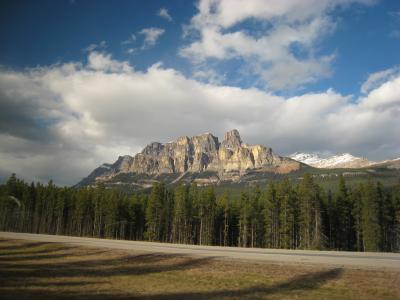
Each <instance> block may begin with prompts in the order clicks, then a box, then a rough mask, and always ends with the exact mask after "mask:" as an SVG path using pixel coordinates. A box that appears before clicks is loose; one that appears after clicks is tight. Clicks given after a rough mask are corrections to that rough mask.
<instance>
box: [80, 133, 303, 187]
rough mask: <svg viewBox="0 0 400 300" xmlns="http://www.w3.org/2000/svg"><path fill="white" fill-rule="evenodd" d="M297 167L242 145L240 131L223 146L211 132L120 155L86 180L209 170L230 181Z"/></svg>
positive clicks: (269, 151)
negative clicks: (127, 175)
mask: <svg viewBox="0 0 400 300" xmlns="http://www.w3.org/2000/svg"><path fill="white" fill-rule="evenodd" d="M299 168H300V163H299V162H297V161H294V160H292V159H290V158H285V157H281V156H279V155H276V154H275V153H273V152H272V149H271V148H268V147H266V146H263V145H247V144H245V143H243V142H242V140H241V138H240V134H239V132H238V131H237V130H231V131H229V132H227V133H226V134H225V136H224V140H223V141H222V143H220V142H219V141H218V138H217V137H215V136H214V135H212V134H211V133H205V134H202V135H198V136H193V137H191V138H189V137H187V136H183V137H180V138H178V139H177V140H176V141H174V142H169V143H165V144H162V143H158V142H153V143H151V144H149V145H147V146H146V147H145V148H144V149H143V150H142V152H140V153H138V154H136V155H135V156H133V157H132V156H129V155H125V156H120V157H119V158H118V160H117V161H116V162H115V163H114V164H112V165H111V164H104V165H102V166H100V167H99V168H97V169H95V171H93V172H92V174H91V175H89V177H88V178H91V180H92V181H93V179H95V180H106V179H109V178H112V177H114V176H116V175H118V174H121V173H135V174H146V175H152V176H156V175H160V174H184V173H201V172H205V171H211V172H215V173H216V174H218V178H219V179H220V180H231V179H232V178H236V179H237V178H240V177H241V176H243V175H245V174H246V173H247V172H249V171H259V172H274V173H289V172H291V171H295V170H298V169H299ZM93 177H94V178H93ZM88 178H86V179H88ZM84 181H85V180H84ZM87 181H90V180H87Z"/></svg>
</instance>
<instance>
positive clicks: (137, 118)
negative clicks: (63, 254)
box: [0, 52, 400, 184]
mask: <svg viewBox="0 0 400 300" xmlns="http://www.w3.org/2000/svg"><path fill="white" fill-rule="evenodd" d="M0 91H1V92H0V114H1V115H0V176H6V175H9V174H10V173H11V172H16V173H17V174H18V175H20V176H24V177H25V178H26V179H29V180H31V179H35V180H43V181H44V180H48V179H50V178H53V179H54V180H55V182H57V183H59V184H74V183H76V182H77V181H79V180H80V179H81V178H82V177H84V176H86V175H87V174H88V173H89V172H90V171H91V170H92V169H93V168H95V167H96V166H98V165H100V164H101V163H103V162H113V161H114V160H115V159H116V158H117V156H118V155H123V154H131V155H133V154H135V153H136V152H138V151H140V149H141V148H142V147H143V146H145V145H146V144H147V143H149V142H151V141H161V142H166V141H169V140H173V139H175V138H176V137H178V136H181V135H195V134H199V133H203V132H213V133H215V134H216V135H218V136H220V137H221V136H222V135H223V133H224V132H225V131H226V130H229V129H232V128H237V129H239V131H240V132H241V134H242V137H243V139H244V140H245V141H246V142H249V143H262V144H266V145H269V146H271V147H272V148H273V149H274V150H275V151H276V152H278V153H281V154H289V153H292V152H295V151H318V152H324V151H329V152H334V153H335V152H336V153H337V152H339V153H340V152H351V153H353V154H355V155H362V156H367V157H369V158H370V159H373V160H378V159H383V158H391V157H398V156H399V154H400V140H399V137H400V119H399V118H398V116H399V115H400V76H394V77H391V78H388V80H387V81H386V82H384V83H382V84H381V85H379V86H378V87H376V88H374V89H372V90H370V91H369V92H368V93H367V94H365V95H364V96H362V97H361V98H359V99H353V98H352V97H351V96H345V95H341V94H340V93H338V92H336V91H334V90H331V89H329V90H327V91H325V92H321V93H307V94H304V95H300V96H296V97H290V98H284V97H282V96H277V95H274V94H272V93H270V92H266V91H264V90H260V89H256V88H249V89H243V88H238V87H232V86H223V85H213V84H206V83H202V82H199V81H197V80H195V79H190V78H187V77H185V76H184V75H182V74H181V73H180V72H178V71H176V70H174V69H170V68H164V67H162V65H161V64H156V65H153V66H151V67H149V68H148V69H147V70H146V71H136V70H135V69H134V68H133V67H132V66H130V65H129V63H128V62H125V61H118V60H115V59H113V58H112V56H110V55H108V54H105V53H98V52H94V53H90V54H89V57H88V60H87V62H85V63H80V62H75V63H65V64H58V65H53V66H49V67H42V68H36V69H27V70H22V71H13V70H5V69H0Z"/></svg>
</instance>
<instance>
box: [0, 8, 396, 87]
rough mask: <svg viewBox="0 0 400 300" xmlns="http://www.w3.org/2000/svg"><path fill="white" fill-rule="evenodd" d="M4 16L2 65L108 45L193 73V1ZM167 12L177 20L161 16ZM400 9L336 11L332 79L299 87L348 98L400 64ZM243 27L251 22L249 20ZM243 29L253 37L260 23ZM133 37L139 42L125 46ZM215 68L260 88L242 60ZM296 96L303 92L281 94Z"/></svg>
mask: <svg viewBox="0 0 400 300" xmlns="http://www.w3.org/2000/svg"><path fill="white" fill-rule="evenodd" d="M1 6H2V9H1V12H0V25H1V26H0V28H1V29H0V43H1V45H2V47H1V48H0V64H1V65H3V66H7V67H12V68H25V67H35V66H38V65H39V66H44V65H50V64H55V63H59V62H66V61H77V60H84V59H85V57H86V54H87V53H85V51H83V49H84V48H86V47H88V46H89V45H91V44H96V43H97V44H99V43H101V42H102V41H105V42H106V43H107V47H106V48H105V50H106V51H107V52H109V53H112V55H113V57H114V58H116V59H122V60H129V61H130V62H131V63H132V64H133V65H134V66H135V68H136V69H138V70H145V69H146V68H147V67H148V66H149V65H151V64H154V63H156V62H158V61H162V62H163V63H164V65H165V66H167V67H172V68H175V69H177V70H179V71H181V72H183V73H184V74H186V75H187V76H190V75H191V72H193V66H192V65H191V64H190V62H189V61H188V60H187V59H185V58H183V57H181V56H179V55H178V52H179V49H180V48H181V47H182V46H183V45H185V44H188V43H189V42H190V38H186V39H185V38H183V25H187V24H189V23H190V20H191V18H192V17H193V16H194V15H195V14H196V12H197V8H196V2H191V1H184V0H180V1H168V2H167V1H118V2H110V1H79V0H76V1H70V0H66V1H51V0H49V1H3V2H2V4H1ZM160 8H165V9H167V10H168V13H169V14H170V15H171V17H172V18H173V21H172V22H169V21H168V20H166V19H164V18H161V17H160V16H158V15H157V13H158V12H159V10H160ZM399 11H400V3H399V1H396V0H392V1H389V0H387V1H379V2H376V3H375V4H372V5H360V4H353V5H352V7H351V8H338V9H335V10H334V11H333V12H332V13H330V15H331V17H332V18H334V19H335V22H337V24H336V29H335V30H334V32H333V33H330V34H327V35H326V36H323V37H321V40H320V41H318V43H317V46H316V48H318V49H317V51H318V52H319V53H321V54H324V53H326V54H331V53H335V55H336V56H335V59H334V61H333V62H332V66H331V75H330V76H328V77H326V78H323V79H321V80H318V81H316V82H313V83H311V84H308V85H306V86H302V87H301V92H302V93H303V92H304V91H321V90H325V89H327V88H334V89H335V90H338V91H340V92H342V93H344V94H357V93H358V92H359V88H360V85H361V84H362V82H363V81H365V79H366V78H367V76H368V74H369V73H373V72H376V71H379V70H383V69H387V68H390V67H392V66H393V65H396V64H399V63H400V55H399V54H398V53H400V35H399V34H397V35H396V33H395V32H397V30H398V32H400V15H399ZM243 23H245V22H243ZM249 23H250V24H239V26H238V27H247V30H249V31H250V32H252V31H254V32H255V31H257V29H258V28H257V25H258V24H257V23H256V22H249ZM149 27H156V28H162V29H164V30H165V33H164V34H163V35H162V36H161V37H160V38H159V40H158V41H157V44H156V45H155V46H154V47H149V48H148V49H146V51H137V52H136V53H135V54H133V55H132V54H129V53H127V50H128V49H130V48H135V47H140V45H141V43H142V42H143V38H144V36H142V35H140V34H138V32H140V30H142V29H143V28H149ZM132 34H134V35H135V36H136V41H134V42H133V43H132V44H129V45H122V44H121V43H122V42H123V41H126V40H128V39H129V37H130V36H131V35H132ZM208 63H209V64H210V65H212V66H213V67H215V69H216V70H217V71H218V72H219V73H220V74H225V75H226V78H225V80H224V83H226V84H230V85H235V86H241V87H249V86H253V85H254V84H255V85H256V86H257V83H255V82H256V80H255V78H254V77H253V76H251V75H250V74H247V75H243V74H242V73H241V72H238V70H237V66H238V65H240V62H237V61H236V62H235V61H234V60H231V61H228V62H219V63H215V62H212V60H210V61H209V62H208ZM280 92H286V93H289V92H290V93H292V94H295V93H296V92H298V90H290V91H280Z"/></svg>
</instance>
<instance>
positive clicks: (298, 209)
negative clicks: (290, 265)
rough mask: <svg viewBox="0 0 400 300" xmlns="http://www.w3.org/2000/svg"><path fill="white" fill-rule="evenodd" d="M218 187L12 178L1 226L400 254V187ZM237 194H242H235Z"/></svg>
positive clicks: (310, 183)
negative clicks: (133, 186)
mask: <svg viewBox="0 0 400 300" xmlns="http://www.w3.org/2000/svg"><path fill="white" fill-rule="evenodd" d="M231 192H232V191H231V190H230V189H225V191H224V192H222V193H221V194H220V195H219V196H218V197H217V196H216V194H215V191H214V187H213V186H208V187H197V186H196V185H194V184H193V185H185V184H178V185H176V186H167V185H166V184H164V183H162V182H161V183H155V184H154V186H153V188H152V189H151V193H150V195H146V194H139V193H137V194H133V195H130V196H128V195H127V194H125V193H123V192H121V191H120V190H116V189H109V188H107V187H106V186H105V185H103V184H98V185H97V186H96V187H88V188H80V189H75V188H61V187H57V186H55V185H54V184H53V182H51V181H50V182H49V183H48V184H47V185H42V184H39V183H38V184H34V183H31V184H27V183H25V182H24V181H22V180H19V179H18V178H17V177H16V176H15V174H13V175H12V176H11V177H10V178H9V180H8V181H7V182H6V184H4V185H0V230H7V231H21V232H32V233H47V234H63V235H76V236H90V237H101V238H112V239H130V240H149V241H160V242H173V243H187V244H199V245H220V246H240V247H269V248H285V249H337V250H350V251H351V250H357V251H399V250H400V183H399V184H398V185H397V186H396V187H395V188H385V187H383V186H382V185H381V184H380V183H379V182H373V181H372V180H369V181H368V183H366V184H359V185H357V186H349V185H348V184H347V183H346V182H345V180H344V177H343V176H340V177H339V180H338V182H337V187H336V188H335V189H334V191H333V192H332V191H331V190H330V189H329V190H323V189H322V188H321V186H319V185H318V184H317V183H316V181H315V180H314V178H313V176H311V175H305V176H304V177H303V178H302V180H300V182H293V181H292V180H290V178H289V177H286V178H283V179H282V180H280V181H270V182H269V183H268V185H267V186H265V187H264V188H259V187H258V186H255V187H253V188H252V189H251V190H249V189H242V191H241V194H240V198H239V199H238V198H234V197H232V194H231ZM235 192H236V191H235Z"/></svg>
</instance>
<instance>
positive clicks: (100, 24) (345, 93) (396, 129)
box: [0, 0, 400, 185]
mask: <svg viewBox="0 0 400 300" xmlns="http://www.w3.org/2000/svg"><path fill="white" fill-rule="evenodd" d="M233 128H236V129H238V130H239V132H240V133H241V136H242V139H243V140H244V141H245V142H247V143H250V144H256V143H257V144H264V145H267V146H269V147H272V149H273V150H274V151H275V152H277V153H279V154H281V155H289V154H291V153H293V152H313V153H319V154H322V155H325V156H326V155H332V154H340V153H347V152H349V153H351V154H353V155H357V156H362V157H367V158H368V159H370V160H375V161H377V160H383V159H392V158H397V157H400V1H398V0H302V1H298V0H284V1H282V0H246V1H239V0H199V1H193V2H192V1H187V0H175V1H162V0H159V1H150V0H149V1H128V0H126V1H124V0H120V1H112V2H111V1H100V0H98V1H95V0H94V1H83V0H59V1H52V0H48V1H44V0H37V1H21V0H12V1H11V0H4V1H1V3H0V181H2V180H5V179H6V178H7V177H8V176H9V175H10V174H11V173H16V174H17V176H19V177H21V178H24V179H25V180H28V181H31V180H34V181H42V182H47V181H48V180H50V179H53V180H54V182H55V183H57V184H59V185H73V184H75V183H77V182H78V181H79V180H80V179H81V178H83V177H85V176H86V175H87V174H88V173H90V171H91V170H93V169H94V168H95V167H97V166H98V165H100V164H102V163H105V162H109V163H110V162H114V161H115V160H116V159H117V157H118V156H119V155H125V154H130V155H134V154H135V153H137V152H139V151H140V150H141V149H142V148H143V147H144V146H145V145H146V144H148V143H150V142H152V141H160V142H168V141H171V140H174V139H176V138H177V137H179V136H183V135H187V136H193V135H196V134H201V133H204V132H212V133H213V134H215V135H217V136H219V137H220V138H222V137H223V134H224V132H226V131H228V130H231V129H233Z"/></svg>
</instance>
